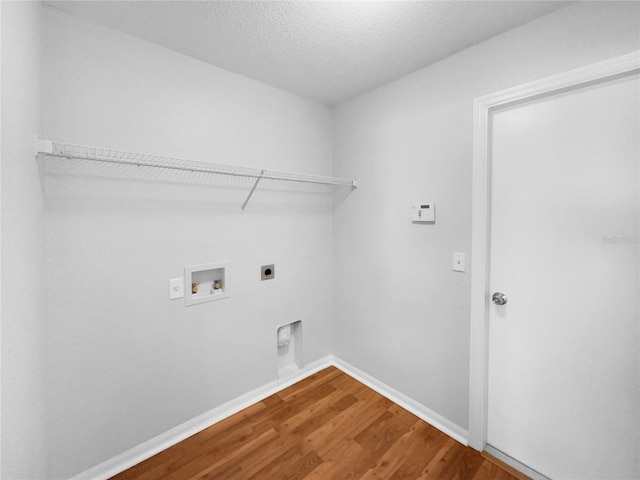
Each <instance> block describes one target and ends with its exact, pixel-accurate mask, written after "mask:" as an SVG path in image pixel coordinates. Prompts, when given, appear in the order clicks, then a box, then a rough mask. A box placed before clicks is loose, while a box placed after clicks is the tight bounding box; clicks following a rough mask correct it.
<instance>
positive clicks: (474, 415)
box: [467, 50, 640, 451]
mask: <svg viewBox="0 0 640 480" xmlns="http://www.w3.org/2000/svg"><path fill="white" fill-rule="evenodd" d="M636 72H640V50H639V51H635V52H632V53H629V54H627V55H622V56H620V57H615V58H613V59H611V60H607V61H604V62H600V63H596V64H593V65H590V66H587V67H583V68H579V69H576V70H571V71H568V72H565V73H561V74H559V75H554V76H551V77H548V78H544V79H542V80H536V81H534V82H530V83H526V84H524V85H521V86H518V87H514V88H510V89H507V90H503V91H501V92H497V93H494V94H491V95H487V96H484V97H480V98H477V99H475V100H474V105H473V117H474V118H473V179H472V189H473V190H472V233H471V332H470V352H469V357H470V367H469V434H468V441H467V443H468V445H469V446H470V447H472V448H474V449H476V450H479V451H483V450H484V449H485V446H486V444H487V406H488V373H489V372H488V371H489V369H488V360H489V344H488V340H489V306H490V301H491V300H490V292H489V291H488V288H489V260H490V258H489V234H490V232H491V230H490V222H491V211H490V205H491V204H490V201H491V183H490V182H491V176H490V173H491V165H490V162H491V159H490V154H491V152H490V147H491V145H490V138H491V122H490V118H491V114H492V112H493V111H494V110H496V109H499V108H504V107H507V106H510V105H514V104H516V103H519V102H524V101H530V100H533V99H535V98H537V97H544V96H547V95H550V94H555V93H559V92H562V91H570V90H572V89H574V88H577V87H583V86H586V85H589V84H592V83H597V82H600V81H603V80H607V79H613V78H615V77H623V76H627V75H631V74H633V73H636Z"/></svg>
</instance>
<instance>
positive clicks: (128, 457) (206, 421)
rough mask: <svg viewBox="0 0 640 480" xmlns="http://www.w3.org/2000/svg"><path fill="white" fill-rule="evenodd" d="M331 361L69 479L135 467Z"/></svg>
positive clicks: (103, 477)
mask: <svg viewBox="0 0 640 480" xmlns="http://www.w3.org/2000/svg"><path fill="white" fill-rule="evenodd" d="M331 360H332V359H331V357H329V356H327V357H323V358H321V359H319V360H316V361H315V362H312V363H310V364H309V365H306V366H305V367H304V368H302V369H301V370H300V371H299V372H296V373H295V374H293V375H290V376H287V377H286V378H279V379H277V380H274V381H272V382H269V383H267V384H266V385H263V386H261V387H258V388H256V389H255V390H251V391H250V392H247V393H245V394H244V395H241V396H239V397H237V398H234V399H233V400H230V401H228V402H226V403H224V404H222V405H220V406H219V407H216V408H214V409H212V410H209V411H208V412H205V413H203V414H202V415H198V416H197V417H195V418H192V419H191V420H188V421H186V422H185V423H183V424H181V425H178V426H177V427H174V428H172V429H171V430H168V431H166V432H164V433H161V434H160V435H158V436H156V437H154V438H152V439H150V440H147V441H146V442H144V443H141V444H140V445H138V446H136V447H133V448H131V449H129V450H127V451H126V452H123V453H121V454H120V455H116V456H115V457H113V458H110V459H109V460H106V461H104V462H102V463H100V464H98V465H96V466H95V467H92V468H90V469H88V470H85V471H84V472H82V473H79V474H78V475H75V476H74V477H73V478H72V480H80V479H86V480H107V479H108V478H111V477H113V476H114V475H116V474H118V473H120V472H123V471H125V470H126V469H128V468H131V467H133V466H134V465H137V464H138V463H140V462H142V461H143V460H146V459H147V458H150V457H152V456H154V455H155V454H157V453H160V452H161V451H163V450H166V449H167V448H169V447H171V446H173V445H175V444H176V443H179V442H181V441H182V440H185V439H186V438H189V437H190V436H192V435H194V434H196V433H198V432H200V431H202V430H204V429H205V428H208V427H210V426H211V425H214V424H216V423H218V422H220V421H221V420H224V419H225V418H227V417H230V416H231V415H234V414H236V413H238V412H239V411H241V410H244V409H245V408H247V407H249V406H251V405H253V404H254V403H258V402H260V401H262V400H264V399H265V398H267V397H269V396H271V395H273V394H274V393H278V392H279V391H280V390H284V389H285V388H287V387H289V386H291V385H293V384H294V383H296V382H299V381H300V380H302V379H304V378H306V377H308V376H310V375H313V374H314V373H316V372H318V371H320V370H322V369H324V368H327V367H329V366H331V365H332V362H331Z"/></svg>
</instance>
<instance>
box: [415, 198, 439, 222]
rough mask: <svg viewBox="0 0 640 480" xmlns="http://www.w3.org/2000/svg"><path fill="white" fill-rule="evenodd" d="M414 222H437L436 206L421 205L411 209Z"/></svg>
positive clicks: (433, 204)
mask: <svg viewBox="0 0 640 480" xmlns="http://www.w3.org/2000/svg"><path fill="white" fill-rule="evenodd" d="M411 221H412V222H435V221H436V204H435V203H433V202H431V203H420V204H418V205H414V206H413V208H412V209H411Z"/></svg>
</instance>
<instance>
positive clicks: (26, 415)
mask: <svg viewBox="0 0 640 480" xmlns="http://www.w3.org/2000/svg"><path fill="white" fill-rule="evenodd" d="M0 8H1V9H2V42H1V43H2V52H1V55H2V134H1V136H2V200H1V205H2V211H1V217H2V221H1V223H2V242H1V245H2V252H1V254H2V291H1V295H2V311H1V315H2V331H1V334H2V337H1V338H2V345H1V348H2V419H1V420H2V451H1V453H0V454H1V458H2V468H1V470H0V477H2V478H7V479H16V478H29V479H34V478H43V477H44V476H45V475H46V468H47V465H46V464H47V451H46V445H45V439H46V403H45V376H46V368H45V332H46V323H45V306H46V301H45V300H46V295H45V285H46V281H45V280H46V267H45V265H46V264H45V235H44V234H45V228H44V225H45V222H44V201H43V194H42V188H41V182H40V177H39V173H38V165H37V163H36V161H35V157H34V155H33V151H34V135H35V134H37V133H38V132H39V130H40V98H39V97H40V70H41V55H40V38H41V5H40V3H35V2H2V4H1V5H0Z"/></svg>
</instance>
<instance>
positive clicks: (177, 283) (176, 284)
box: [169, 278, 184, 300]
mask: <svg viewBox="0 0 640 480" xmlns="http://www.w3.org/2000/svg"><path fill="white" fill-rule="evenodd" d="M183 297H184V279H183V278H172V279H171V280H169V300H174V299H176V298H183Z"/></svg>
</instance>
